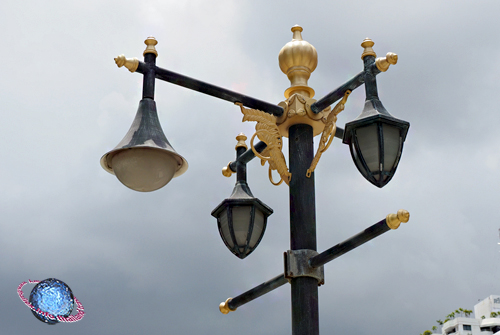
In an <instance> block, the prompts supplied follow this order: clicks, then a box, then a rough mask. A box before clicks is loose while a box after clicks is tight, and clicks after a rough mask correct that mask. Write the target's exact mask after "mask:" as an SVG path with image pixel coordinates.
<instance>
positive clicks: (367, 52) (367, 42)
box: [361, 37, 377, 59]
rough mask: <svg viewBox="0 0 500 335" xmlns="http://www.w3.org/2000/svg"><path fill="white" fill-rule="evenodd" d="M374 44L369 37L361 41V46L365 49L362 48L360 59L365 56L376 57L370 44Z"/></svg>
mask: <svg viewBox="0 0 500 335" xmlns="http://www.w3.org/2000/svg"><path fill="white" fill-rule="evenodd" d="M374 45H375V43H374V42H373V41H372V40H371V39H369V38H368V37H367V38H365V39H364V41H363V43H361V46H362V47H363V48H365V50H363V54H362V55H361V59H363V58H365V57H366V56H373V57H377V54H376V53H375V51H373V49H372V46H374Z"/></svg>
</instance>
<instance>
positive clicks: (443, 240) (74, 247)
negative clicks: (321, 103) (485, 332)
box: [0, 0, 500, 335]
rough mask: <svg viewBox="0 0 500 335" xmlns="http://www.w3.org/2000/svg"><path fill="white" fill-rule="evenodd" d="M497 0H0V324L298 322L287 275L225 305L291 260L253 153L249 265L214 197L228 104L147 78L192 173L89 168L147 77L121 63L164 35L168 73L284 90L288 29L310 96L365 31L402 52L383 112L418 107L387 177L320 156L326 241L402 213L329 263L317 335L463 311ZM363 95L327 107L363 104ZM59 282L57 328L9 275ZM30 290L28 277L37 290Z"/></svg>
mask: <svg viewBox="0 0 500 335" xmlns="http://www.w3.org/2000/svg"><path fill="white" fill-rule="evenodd" d="M499 12H500V2H498V1H495V0H491V1H481V0H476V1H463V0H459V1H445V0H420V1H406V2H402V1H377V2H373V1H365V0H359V1H347V2H340V1H329V2H326V1H308V2H306V1H259V0H252V1H246V0H244V1H225V0H223V1H212V2H209V1H190V0H185V1H179V0H161V1H159V0H158V1H153V0H143V1H128V0H122V1H115V0H114V1H102V0H100V1H97V0H87V1H61V0H58V1H55V0H54V1H44V2H42V1H33V0H28V1H14V0H3V1H2V2H1V4H0V31H2V33H1V35H0V48H1V49H0V51H1V59H2V65H3V66H2V72H1V75H0V101H1V106H2V107H1V110H2V111H1V113H0V124H1V125H2V130H1V131H0V140H1V143H2V146H1V148H0V162H1V163H0V186H1V192H0V334H1V335H20V334H23V335H24V334H40V335H44V334H72V335H79V334H85V335H88V334H126V335H129V334H130V335H133V334H234V333H235V332H237V333H238V334H240V335H250V334H252V335H253V334H273V335H276V334H279V335H281V334H283V335H284V334H290V333H291V319H290V308H291V307H290V287H289V286H288V285H286V286H283V287H281V288H279V289H277V290H275V291H273V292H272V293H270V294H267V295H265V296H263V297H261V298H259V299H257V300H255V301H253V302H251V303H249V304H247V305H245V306H243V307H240V308H239V309H238V310H237V311H236V312H234V313H230V314H228V315H222V314H221V313H220V312H219V310H218V304H219V303H220V302H221V301H224V300H225V299H226V298H228V297H230V296H235V295H237V294H239V293H242V292H244V291H246V290H248V289H250V288H252V287H253V286H255V285H257V284H260V283H261V282H263V281H266V280H268V279H270V278H272V277H274V276H276V275H278V274H279V273H281V272H282V271H283V270H282V266H283V265H282V263H283V260H282V257H283V256H282V255H283V252H284V251H285V250H287V249H288V248H289V226H288V225H289V224H288V218H289V214H288V187H287V186H286V185H281V186H278V187H275V186H273V185H271V184H270V183H269V181H268V178H267V167H261V166H260V164H259V162H257V161H253V162H252V163H251V164H250V165H249V167H248V169H249V176H248V180H249V184H250V187H251V189H252V191H253V193H254V195H255V196H256V197H259V198H260V199H261V200H262V201H263V202H265V203H266V204H268V205H269V206H270V207H272V208H273V209H274V214H273V215H272V216H271V217H270V218H269V221H268V227H267V231H266V234H265V236H264V238H263V240H262V242H261V244H260V245H259V247H258V248H257V250H256V251H255V252H254V253H253V254H251V255H250V256H249V257H248V258H247V259H245V260H239V259H238V258H236V257H235V256H233V255H232V254H231V253H230V252H229V251H228V250H227V249H226V247H225V246H224V244H223V242H222V240H221V238H220V237H219V234H218V231H217V224H216V220H215V219H214V218H212V217H211V216H210V212H211V211H212V209H213V208H215V207H216V206H217V205H218V204H219V202H220V201H222V200H223V199H224V198H226V197H228V196H229V195H230V193H231V191H232V187H233V185H234V181H235V179H234V178H229V179H228V178H225V177H223V176H222V174H221V168H222V167H223V166H224V165H226V164H227V162H228V161H230V160H232V159H233V158H234V154H235V153H234V145H235V143H236V142H235V140H234V138H235V136H236V135H237V134H238V133H239V132H244V133H245V134H247V136H249V137H250V136H251V135H252V134H253V132H254V127H255V124H253V123H248V122H245V123H242V122H241V119H242V115H241V113H240V111H239V108H238V107H236V106H234V105H232V104H231V103H228V102H226V101H220V100H217V99H215V98H212V97H208V96H205V95H202V94H199V93H197V92H191V91H189V90H187V89H184V88H181V87H176V86H174V85H172V84H169V83H164V82H160V81H157V84H156V102H157V107H158V113H159V117H160V121H161V124H162V126H163V129H164V131H165V133H166V136H167V138H168V139H169V141H170V142H171V144H172V145H173V147H174V148H175V149H176V150H177V151H178V152H179V153H180V154H181V155H183V156H184V157H185V158H186V159H187V160H188V162H189V170H188V171H187V172H186V173H185V174H184V175H182V176H181V177H179V178H176V179H174V180H172V182H171V183H170V184H169V185H167V187H165V188H163V189H161V190H159V191H156V192H152V193H139V192H134V191H132V190H129V189H127V188H126V187H124V186H123V185H122V184H121V183H120V182H119V181H118V180H117V179H116V178H115V177H114V176H112V175H110V174H108V173H107V172H105V171H104V170H103V169H102V168H101V167H100V165H99V159H100V157H101V156H102V155H103V154H104V153H105V152H107V151H108V150H110V149H112V148H113V147H114V146H115V145H116V144H117V143H118V142H119V141H120V140H121V139H122V138H123V136H124V135H125V133H126V131H127V130H128V128H129V127H130V125H131V123H132V120H133V118H134V115H135V112H136V110H137V106H138V103H139V100H140V98H141V93H142V76H141V75H140V74H137V73H135V74H131V73H129V72H128V70H126V69H124V68H121V69H119V68H117V67H116V65H115V64H114V61H113V58H114V57H116V56H117V55H119V54H122V53H123V54H125V55H126V56H127V57H138V58H140V59H142V52H143V51H144V48H145V45H144V43H143V41H144V40H145V39H146V38H147V37H148V36H154V37H156V39H157V40H158V42H159V43H158V45H157V50H158V53H159V57H158V59H157V64H158V65H159V66H161V67H163V68H166V69H169V70H172V71H175V72H179V73H183V74H185V75H188V76H191V77H194V78H197V79H200V80H203V81H207V82H211V83H213V84H216V85H218V86H222V87H227V88H229V89H232V90H236V91H239V92H241V93H244V94H247V95H251V96H254V97H256V98H259V99H262V100H265V101H269V102H273V103H278V102H280V101H282V100H284V97H283V92H284V91H285V89H286V88H288V87H289V85H290V84H289V81H288V79H287V78H286V76H285V75H284V74H283V73H282V72H281V71H280V69H279V66H278V53H279V50H280V49H281V48H282V47H283V46H284V45H285V44H286V43H287V42H289V41H290V40H291V38H292V33H291V31H290V28H291V27H292V26H293V25H295V24H299V25H301V26H302V27H303V28H304V31H303V33H302V36H303V38H304V39H305V40H307V41H308V42H310V43H311V44H313V45H314V46H315V47H316V49H317V51H318V61H319V63H318V67H317V69H316V71H315V72H314V73H313V74H312V75H311V78H310V80H309V85H310V86H311V87H313V88H314V89H315V91H316V98H320V97H322V96H324V95H325V94H326V93H328V92H329V91H330V90H332V89H334V88H336V87H337V86H338V85H340V84H342V83H343V82H344V81H346V80H348V79H349V78H351V77H352V76H353V75H355V74H357V73H358V72H359V71H361V70H362V66H363V64H362V61H361V59H360V56H361V53H362V48H361V47H360V43H361V42H362V41H363V39H364V38H365V37H370V38H371V39H372V40H373V41H374V42H375V46H374V50H375V51H376V52H377V53H378V55H379V56H383V55H385V54H386V53H387V52H389V51H391V52H395V53H397V54H398V55H399V62H398V64H397V65H396V66H391V68H390V69H389V71H388V72H387V73H383V74H380V75H379V76H378V77H377V81H378V87H379V95H380V98H381V100H382V102H383V103H384V105H385V107H386V108H387V110H388V111H389V112H390V113H392V114H393V115H394V116H396V117H398V118H400V119H403V120H406V121H408V122H410V123H411V127H410V130H409V133H408V137H407V140H406V143H405V147H404V151H403V155H402V159H401V162H400V165H399V168H398V171H397V172H396V175H395V177H394V178H393V179H392V181H391V182H390V183H389V184H388V185H387V186H386V187H385V188H383V189H378V188H376V187H374V186H372V185H371V184H370V183H368V182H367V181H366V180H364V178H363V177H362V176H361V175H360V174H359V172H358V171H357V169H356V167H355V166H354V164H353V162H352V160H351V157H350V154H349V149H348V147H347V146H345V145H343V144H341V143H340V141H339V140H335V141H334V143H333V145H332V146H331V147H330V149H329V150H328V151H327V152H326V153H325V154H323V156H322V158H321V160H320V162H319V165H318V167H317V170H316V173H315V175H316V192H317V194H316V198H317V204H316V208H317V230H318V249H319V250H320V251H322V250H325V249H327V248H329V247H330V246H332V245H334V244H336V243H338V242H340V241H343V240H344V239H346V238H348V237H350V236H352V235H354V234H356V233H358V232H359V231H361V230H363V229H365V228H366V227H368V226H369V225H371V224H373V223H375V222H377V221H379V220H381V219H383V218H384V217H385V216H386V215H387V214H388V213H395V212H396V211H397V210H398V209H400V208H404V209H407V210H408V211H409V212H410V214H411V219H410V222H408V223H406V224H402V225H401V227H400V228H399V229H398V230H396V231H391V232H388V233H387V234H385V235H383V236H381V237H379V238H377V239H376V240H374V241H372V242H369V243H367V244H366V245H364V246H362V247H360V248H358V249H356V250H354V251H352V252H350V253H349V254H347V255H345V256H342V257H341V258H339V259H337V260H335V261H333V262H331V263H329V264H328V265H327V266H326V267H325V282H326V284H325V285H324V286H322V287H320V288H319V305H320V306H319V307H320V332H321V333H322V334H369V333H370V334H387V335H401V334H420V333H421V332H423V331H424V330H426V329H429V328H431V327H432V326H433V325H434V324H435V320H437V319H443V318H444V317H445V316H446V315H447V314H449V313H450V312H451V311H452V310H455V309H457V308H459V307H463V308H467V309H472V307H473V305H474V304H475V303H476V302H477V301H478V299H484V298H485V297H487V296H488V295H490V294H500V285H499V279H500V267H499V262H500V252H499V251H500V246H499V245H498V244H497V242H499V239H498V228H500V222H499V219H498V214H497V213H498V197H499V194H500V178H499V175H498V171H499V169H500V134H499V133H498V127H499V125H500V113H499V112H498V106H499V101H498V100H499V98H498V97H499V96H498V75H499V71H500V65H499V62H498V55H499V54H500V50H499V49H500V46H499V44H498V32H499V31H500V21H499V20H498V13H499ZM363 102H364V89H363V88H360V89H358V90H356V91H354V92H353V94H352V95H351V97H350V98H349V100H348V102H347V105H346V108H345V110H344V111H343V112H342V113H341V114H340V115H339V120H338V124H339V126H341V127H343V126H344V124H345V123H346V122H348V121H350V120H352V119H354V118H355V117H357V116H358V114H359V113H360V112H361V110H362V107H363ZM49 277H55V278H58V279H61V280H63V281H65V282H66V283H67V284H68V285H69V286H70V287H71V289H72V290H73V293H74V294H75V296H76V297H77V298H78V299H79V300H80V301H81V302H82V303H83V306H84V307H85V311H86V315H85V317H84V319H83V320H82V321H80V322H77V323H75V324H59V325H56V326H47V325H44V324H42V323H41V322H39V321H38V320H36V319H35V317H33V315H31V312H30V310H29V309H28V308H27V307H26V306H25V305H24V304H23V303H22V302H21V300H20V299H19V298H18V297H17V294H16V288H17V286H18V285H19V283H21V282H22V281H27V280H28V279H33V280H42V279H45V278H49ZM31 288H32V286H26V287H25V295H29V291H30V290H31Z"/></svg>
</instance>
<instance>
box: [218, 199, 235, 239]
mask: <svg viewBox="0 0 500 335" xmlns="http://www.w3.org/2000/svg"><path fill="white" fill-rule="evenodd" d="M219 223H220V230H221V233H222V237H223V238H224V241H226V243H227V244H229V246H230V247H231V248H232V247H234V243H233V239H232V238H231V233H230V231H229V222H228V217H227V208H225V209H224V210H223V211H222V212H221V214H220V215H219Z"/></svg>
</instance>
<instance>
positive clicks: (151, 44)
mask: <svg viewBox="0 0 500 335" xmlns="http://www.w3.org/2000/svg"><path fill="white" fill-rule="evenodd" d="M144 44H146V45H147V47H146V50H144V53H143V54H142V55H143V56H146V54H155V55H156V57H158V52H157V51H156V48H155V45H157V44H158V41H157V40H156V38H154V37H153V36H149V37H148V38H146V40H145V41H144Z"/></svg>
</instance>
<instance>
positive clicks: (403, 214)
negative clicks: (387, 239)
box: [385, 209, 410, 229]
mask: <svg viewBox="0 0 500 335" xmlns="http://www.w3.org/2000/svg"><path fill="white" fill-rule="evenodd" d="M409 220H410V213H409V212H408V211H407V210H404V209H400V210H399V211H398V213H397V214H389V215H387V217H386V218H385V222H386V223H387V226H389V228H391V229H398V228H399V225H400V224H401V222H408V221H409Z"/></svg>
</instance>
